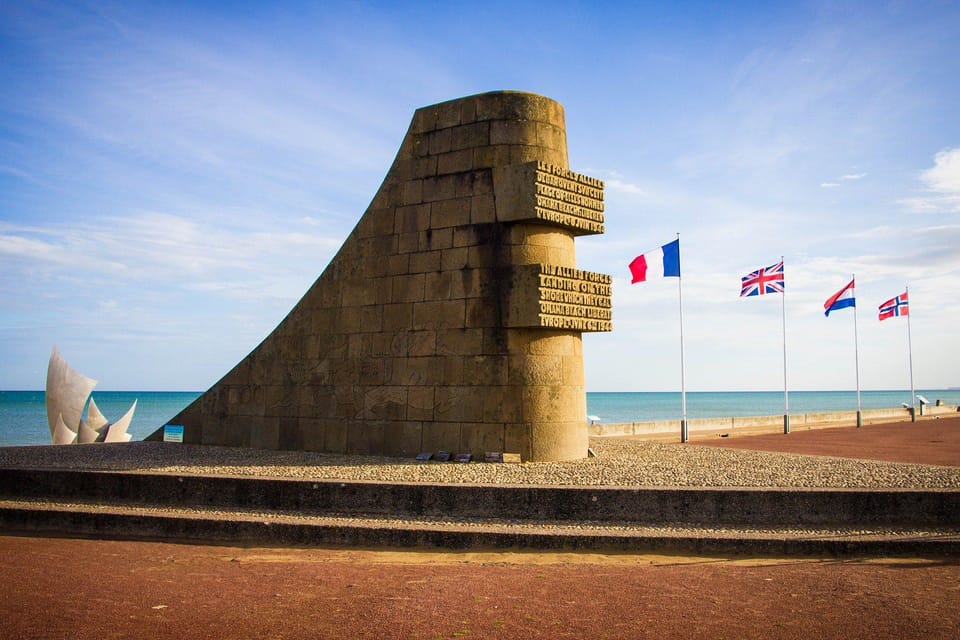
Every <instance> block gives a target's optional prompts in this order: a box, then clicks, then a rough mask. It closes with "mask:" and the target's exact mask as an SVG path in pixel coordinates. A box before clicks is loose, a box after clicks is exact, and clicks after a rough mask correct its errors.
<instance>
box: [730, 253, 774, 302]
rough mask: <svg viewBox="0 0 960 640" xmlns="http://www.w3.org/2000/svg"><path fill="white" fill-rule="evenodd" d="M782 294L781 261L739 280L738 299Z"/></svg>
mask: <svg viewBox="0 0 960 640" xmlns="http://www.w3.org/2000/svg"><path fill="white" fill-rule="evenodd" d="M767 293H783V260H781V261H780V262H778V263H777V264H775V265H773V266H770V267H767V268H766V269H757V270H756V271H751V272H750V273H748V274H747V275H745V276H743V277H742V278H740V297H741V298H743V297H745V296H762V295H764V294H767Z"/></svg>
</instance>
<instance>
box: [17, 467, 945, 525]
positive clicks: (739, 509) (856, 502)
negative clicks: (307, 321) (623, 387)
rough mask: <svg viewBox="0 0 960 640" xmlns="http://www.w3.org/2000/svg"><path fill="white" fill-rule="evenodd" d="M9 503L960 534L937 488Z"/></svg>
mask: <svg viewBox="0 0 960 640" xmlns="http://www.w3.org/2000/svg"><path fill="white" fill-rule="evenodd" d="M0 498H6V499H15V500H29V499H42V500H49V501H58V500H60V501H81V502H87V503H91V504H113V505H127V506H140V507H151V506H153V507H182V506H184V505H189V506H192V507H197V508H223V509H247V510H260V509H263V510H270V511H273V510H282V511H288V512H292V513H297V514H299V515H313V516H319V515H324V514H328V515H337V516H345V515H348V516H349V515H354V516H356V515H368V516H369V515H377V514H380V515H390V516H393V517H403V516H408V517H411V518H451V517H453V518H481V519H484V520H491V519H494V520H521V519H522V520H526V521H538V520H544V521H553V522H573V523H576V522H583V521H597V522H611V521H612V522H628V523H635V524H651V525H659V524H665V523H673V524H678V523H682V524H690V525H700V526H723V525H727V526H769V525H790V526H799V525H804V526H834V527H836V526H858V527H868V526H869V527H877V526H884V527H907V526H909V527H917V526H936V527H956V526H957V525H958V524H960V491H951V490H935V489H934V490H909V489H890V490H865V491H861V490H851V489H749V488H744V489H719V488H703V489H698V488H618V487H592V488H583V487H539V486H508V485H492V486H480V485H456V484H452V485H451V484H447V485H433V484H399V483H397V484H378V483H371V482H341V481H322V480H292V479H265V478H238V477H224V476H187V475H184V476H177V475H167V474H146V473H136V474H134V473H122V472H90V471H65V470H34V469H0ZM0 511H2V510H0ZM14 511H16V510H14ZM17 513H19V514H20V515H19V516H18V515H17ZM17 513H13V512H11V514H8V515H7V516H5V517H0V524H3V525H4V526H6V527H9V528H19V526H18V525H17V518H18V517H22V518H27V519H29V518H33V517H37V516H35V515H32V514H28V513H26V512H17ZM64 517H66V518H69V516H64ZM27 524H28V523H24V525H23V526H26V525H27ZM64 526H65V529H67V530H68V529H69V527H67V526H66V525H64Z"/></svg>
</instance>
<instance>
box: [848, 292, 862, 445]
mask: <svg viewBox="0 0 960 640" xmlns="http://www.w3.org/2000/svg"><path fill="white" fill-rule="evenodd" d="M850 280H851V281H852V282H853V283H854V285H853V287H854V301H853V365H854V368H855V369H856V377H857V428H858V429H859V428H860V427H862V426H863V411H862V410H861V408H860V339H859V338H858V337H857V301H856V287H857V285H856V282H857V274H855V273H854V274H851V276H850Z"/></svg>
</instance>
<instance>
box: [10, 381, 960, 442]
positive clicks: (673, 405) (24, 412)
mask: <svg viewBox="0 0 960 640" xmlns="http://www.w3.org/2000/svg"><path fill="white" fill-rule="evenodd" d="M916 393H917V395H919V396H923V397H925V398H926V399H927V400H929V401H930V402H931V403H935V402H936V401H937V400H940V401H942V402H943V403H944V404H948V405H960V389H958V388H951V389H918V390H917V391H916ZM201 394H202V392H200V391H94V393H93V398H94V399H95V400H96V402H97V406H98V407H99V408H100V410H101V411H102V412H103V414H104V416H106V418H107V419H108V420H116V419H117V418H119V417H120V416H122V415H123V414H124V413H125V412H126V411H127V409H129V408H130V405H131V404H133V402H134V400H136V401H137V409H136V412H135V413H134V416H133V421H132V423H131V424H130V428H129V429H128V432H129V433H130V434H131V435H132V437H133V440H142V439H143V438H145V437H147V436H148V435H150V434H151V433H153V431H155V430H156V429H158V428H160V427H162V426H163V425H164V424H167V422H168V421H169V420H171V419H172V418H173V417H174V416H176V415H177V414H178V413H179V412H180V411H181V410H183V409H184V408H185V407H186V406H187V405H189V404H190V403H191V402H193V401H194V400H195V399H196V398H198V397H199V396H200V395H201ZM686 395H687V418H688V419H690V420H694V419H699V418H725V417H740V416H764V415H783V410H784V406H783V400H784V398H783V391H688V392H687V394H686ZM788 399H789V405H790V414H791V415H799V414H803V413H822V412H837V411H855V410H856V408H857V396H856V391H851V390H847V391H790V392H789V396H788ZM586 400H587V415H588V416H595V417H597V418H599V422H600V423H606V424H610V423H617V422H648V421H653V420H678V421H679V420H680V413H681V412H680V392H679V391H588V392H587V394H586ZM860 401H861V407H862V408H863V409H887V408H895V407H899V406H901V404H902V403H906V404H910V390H909V389H907V390H886V391H861V392H860ZM36 444H50V430H49V427H48V426H47V410H46V402H45V395H44V392H43V391H0V446H22V445H36Z"/></svg>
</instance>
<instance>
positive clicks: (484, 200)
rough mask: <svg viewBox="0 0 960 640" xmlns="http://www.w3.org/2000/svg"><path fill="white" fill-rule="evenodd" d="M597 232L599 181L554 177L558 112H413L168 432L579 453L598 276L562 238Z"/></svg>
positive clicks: (601, 306) (453, 105) (532, 108)
mask: <svg viewBox="0 0 960 640" xmlns="http://www.w3.org/2000/svg"><path fill="white" fill-rule="evenodd" d="M603 224H604V218H603V183H602V182H601V181H600V180H597V179H594V178H590V177H587V176H584V175H580V174H577V173H574V172H572V171H570V170H569V169H568V162H567V144H566V129H565V124H564V113H563V107H562V106H561V105H560V104H558V103H557V102H554V101H553V100H550V99H548V98H545V97H542V96H538V95H534V94H529V93H518V92H507V91H503V92H493V93H485V94H480V95H475V96H469V97H466V98H460V99H458V100H452V101H449V102H444V103H441V104H437V105H433V106H429V107H424V108H421V109H418V110H417V111H416V113H415V114H414V116H413V121H412V123H411V124H410V128H409V130H408V131H407V134H406V136H405V137H404V139H403V143H402V144H401V145H400V150H399V152H398V153H397V157H396V159H395V160H394V162H393V166H392V167H391V168H390V170H389V172H388V173H387V176H386V178H385V179H384V181H383V184H382V185H381V187H380V189H379V191H378V192H377V194H376V195H375V196H374V198H373V201H372V202H371V204H370V206H369V207H368V209H367V211H366V212H365V213H364V214H363V217H362V218H361V219H360V221H359V222H358V223H357V226H356V227H355V228H354V230H353V231H352V233H351V234H350V236H349V237H348V238H347V239H346V241H345V242H344V244H343V246H342V247H341V248H340V250H339V252H338V253H337V254H336V256H335V257H334V258H333V260H331V262H330V264H329V265H328V266H327V268H326V269H325V270H324V272H323V273H322V274H321V275H320V277H319V278H318V279H317V281H316V282H315V283H314V284H313V286H311V288H310V289H309V290H308V291H307V293H306V294H305V295H304V297H303V298H302V299H301V300H300V302H299V303H297V305H296V306H295V307H294V308H293V310H292V311H291V312H290V313H289V315H288V316H287V317H286V318H285V319H284V320H283V321H282V322H281V323H280V325H279V326H277V328H276V329H275V330H274V331H273V333H271V334H270V335H269V336H268V337H267V338H266V339H265V340H264V341H263V342H262V343H261V344H260V345H259V346H258V347H257V348H256V349H254V350H253V351H252V352H251V353H250V354H249V355H248V356H247V357H246V358H245V359H244V360H243V361H241V362H240V363H239V364H238V365H237V366H236V367H235V368H234V369H233V370H232V371H230V372H229V373H227V375H226V376H224V377H223V378H222V379H221V380H220V381H219V382H217V383H216V384H215V385H214V386H213V387H211V388H210V389H209V390H208V391H207V392H206V393H204V394H203V395H202V396H201V397H200V398H198V399H197V400H196V401H195V402H194V403H193V404H191V405H190V406H189V407H187V408H186V409H185V410H184V411H183V412H182V413H180V414H179V415H178V416H176V417H175V418H173V419H172V420H170V423H171V424H178V425H183V426H184V436H183V441H184V442H185V443H200V444H211V445H230V446H240V447H258V448H267V449H290V450H313V451H322V452H330V453H348V454H360V455H388V456H401V457H413V456H416V455H418V454H419V453H420V452H428V451H439V450H443V451H447V452H453V453H461V454H463V453H470V454H473V457H474V459H483V456H484V454H485V453H487V452H505V453H514V454H519V456H520V459H522V460H524V461H544V460H570V459H577V458H583V457H585V456H586V455H587V419H586V394H585V389H584V377H583V352H582V342H581V333H582V332H584V331H610V330H611V297H610V294H611V278H610V276H608V275H605V274H600V273H590V272H586V271H581V270H579V269H577V268H576V260H575V253H574V238H576V237H577V236H580V235H584V234H597V233H603V229H604V226H603ZM162 432H163V428H161V429H159V430H158V431H156V432H155V433H153V434H152V435H151V436H150V437H149V438H148V439H153V440H160V439H162Z"/></svg>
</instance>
